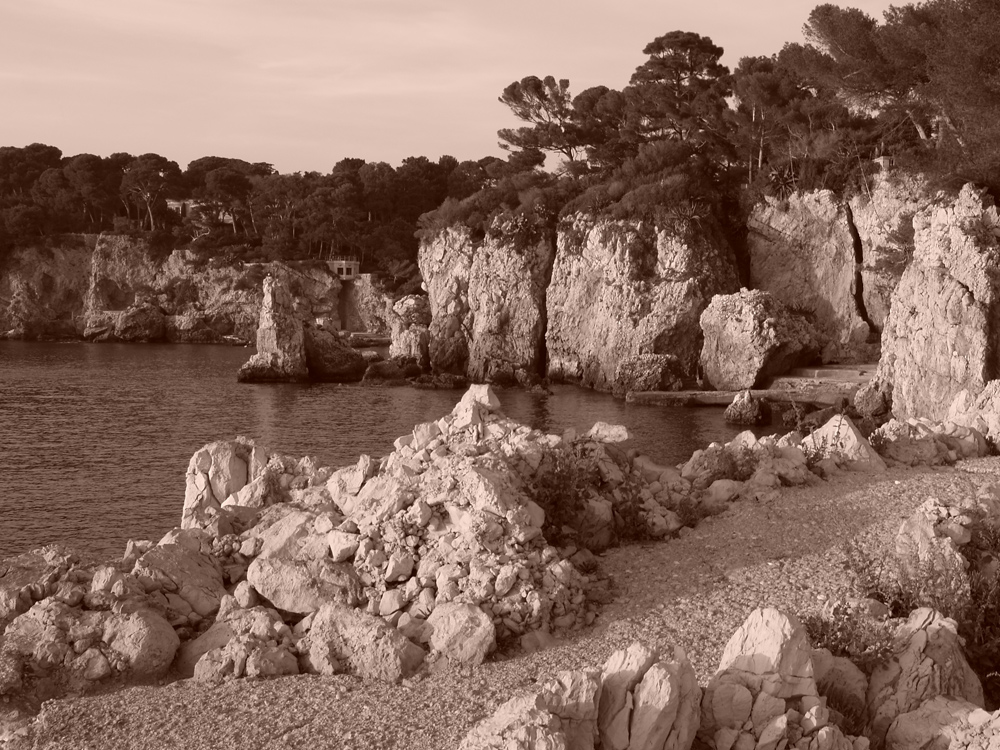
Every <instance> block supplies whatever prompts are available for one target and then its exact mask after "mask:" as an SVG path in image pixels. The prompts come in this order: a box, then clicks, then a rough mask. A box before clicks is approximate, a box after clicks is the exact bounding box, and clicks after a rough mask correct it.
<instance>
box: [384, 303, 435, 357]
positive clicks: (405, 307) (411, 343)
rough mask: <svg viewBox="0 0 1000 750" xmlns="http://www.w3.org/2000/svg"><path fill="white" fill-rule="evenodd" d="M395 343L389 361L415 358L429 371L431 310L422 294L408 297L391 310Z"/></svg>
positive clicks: (391, 329)
mask: <svg viewBox="0 0 1000 750" xmlns="http://www.w3.org/2000/svg"><path fill="white" fill-rule="evenodd" d="M386 318H388V320H389V331H390V334H391V336H392V343H391V344H390V345H389V356H390V357H412V358H413V359H414V360H415V361H416V363H417V365H419V366H420V368H421V369H427V368H429V367H430V350H429V348H428V347H429V345H430V328H429V327H430V324H431V308H430V303H429V302H428V298H427V296H426V295H423V294H409V295H407V296H405V297H401V298H400V299H398V300H396V302H394V303H393V304H392V306H391V307H388V309H387V311H386Z"/></svg>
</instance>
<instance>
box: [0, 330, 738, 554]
mask: <svg viewBox="0 0 1000 750" xmlns="http://www.w3.org/2000/svg"><path fill="white" fill-rule="evenodd" d="M248 354H249V351H248V350H247V349H242V348H231V347H215V346H180V345H162V346H129V345H83V344H24V343H20V342H0V557H3V556H6V555H9V554H16V553H18V552H21V551H24V550H26V549H30V548H33V547H35V546H38V545H39V544H42V543H47V542H62V543H67V544H70V545H72V546H74V547H78V548H82V549H85V550H88V551H90V552H93V553H95V554H101V555H109V556H110V555H117V554H120V553H121V551H122V549H123V546H124V543H125V541H126V540H127V539H129V538H153V539H155V538H158V537H159V536H160V535H161V534H162V533H164V532H165V531H167V530H169V529H170V528H171V527H172V526H173V525H174V524H176V523H177V521H178V519H179V517H180V510H181V505H182V503H183V497H184V472H185V470H186V467H187V463H188V460H189V459H190V457H191V454H192V453H193V452H194V451H195V450H196V449H197V448H199V447H200V446H201V445H203V444H204V443H207V442H210V441H212V440H219V439H223V438H229V437H234V436H236V435H246V436H247V437H250V438H253V439H254V440H257V441H259V442H261V443H262V444H264V445H267V446H268V447H270V448H271V449H273V450H277V451H281V452H284V453H289V454H292V455H299V456H301V455H314V456H316V457H317V458H318V459H319V460H320V461H321V462H322V463H325V464H328V465H334V466H343V465H347V464H351V463H354V462H355V461H357V457H358V455H359V454H361V453H368V454H371V455H375V456H381V455H384V454H386V453H388V452H389V451H391V450H392V443H393V441H394V440H395V439H396V438H397V437H399V436H400V435H403V434H405V433H407V432H409V431H410V430H411V429H412V427H413V425H414V424H417V423H419V422H426V421H429V420H431V419H437V418H439V417H441V416H442V415H444V414H446V413H448V412H449V411H450V410H451V409H452V407H453V406H454V404H455V402H456V401H457V399H458V398H459V397H460V395H461V394H460V393H458V392H455V391H423V390H415V389H411V388H363V387H360V386H356V385H337V384H313V385H297V384H275V385H246V384H238V383H237V382H236V378H235V373H236V370H237V369H238V368H239V366H240V365H241V364H242V363H243V362H244V361H246V359H247V356H248ZM498 395H499V397H500V400H501V402H502V403H503V408H504V411H505V412H506V413H507V414H508V415H509V416H511V417H512V418H514V419H517V420H519V421H521V422H525V423H527V424H530V425H531V426H533V427H536V428H538V429H542V430H545V431H549V432H556V433H561V432H562V431H563V430H565V429H566V428H567V427H575V428H577V429H578V430H586V429H589V428H590V426H591V425H593V423H594V422H597V421H604V422H610V423H618V424H625V425H627V426H628V428H629V431H630V433H631V435H632V440H631V441H630V443H631V445H632V446H634V447H635V448H637V449H638V450H640V451H642V452H644V453H647V454H648V455H650V456H651V457H652V458H654V459H655V460H657V461H660V462H662V463H670V464H673V463H678V462H679V461H682V460H685V459H686V458H687V457H688V456H689V455H690V454H691V452H692V451H693V450H695V449H696V448H699V447H703V446H704V445H706V444H708V443H709V442H711V441H713V440H728V439H729V438H730V437H731V436H732V435H733V434H735V430H733V429H732V428H731V427H729V426H727V425H725V424H724V422H723V421H722V416H721V411H720V410H716V409H677V408H664V407H654V406H641V405H636V404H626V403H625V402H623V401H617V400H615V399H613V398H611V397H609V396H607V395H604V394H599V393H594V392H592V391H587V390H583V389H579V388H575V387H572V386H556V387H553V389H552V393H551V394H539V393H530V392H525V391H519V390H499V391H498Z"/></svg>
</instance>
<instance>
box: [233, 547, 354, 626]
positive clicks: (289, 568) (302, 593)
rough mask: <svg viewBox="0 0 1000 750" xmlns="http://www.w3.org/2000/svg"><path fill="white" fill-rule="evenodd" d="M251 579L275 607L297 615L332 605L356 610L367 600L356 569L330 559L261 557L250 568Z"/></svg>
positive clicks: (249, 579)
mask: <svg viewBox="0 0 1000 750" xmlns="http://www.w3.org/2000/svg"><path fill="white" fill-rule="evenodd" d="M247 580H248V581H250V584H251V585H252V586H253V587H254V589H255V590H256V591H257V593H259V594H260V595H261V596H263V597H264V598H265V599H267V600H268V601H269V602H271V604H273V605H274V606H275V607H277V608H278V609H283V610H285V611H286V612H294V613H297V614H308V613H309V612H315V611H316V610H317V609H319V608H320V607H322V606H323V605H324V604H328V603H336V604H346V605H347V606H349V607H356V606H358V604H360V602H361V601H362V599H363V598H364V588H363V586H362V584H361V580H360V578H358V574H357V572H356V571H355V569H354V566H353V565H350V564H348V563H335V562H332V561H331V560H328V559H324V560H308V561H306V562H296V561H294V560H285V559H282V558H274V557H258V558H256V559H255V560H254V561H253V562H252V563H250V567H249V568H248V569H247Z"/></svg>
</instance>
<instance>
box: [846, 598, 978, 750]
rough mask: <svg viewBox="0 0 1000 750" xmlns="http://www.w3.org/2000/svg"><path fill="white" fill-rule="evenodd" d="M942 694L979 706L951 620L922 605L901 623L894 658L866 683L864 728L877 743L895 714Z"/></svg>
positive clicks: (975, 686) (975, 679)
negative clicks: (866, 696)
mask: <svg viewBox="0 0 1000 750" xmlns="http://www.w3.org/2000/svg"><path fill="white" fill-rule="evenodd" d="M938 696H945V697H949V698H957V699H961V700H963V701H967V702H969V703H971V704H973V705H975V706H977V707H980V708H982V706H983V705H984V704H983V688H982V685H981V684H980V682H979V678H978V677H976V674H975V672H973V671H972V668H971V667H970V666H969V663H968V662H967V661H966V660H965V655H964V654H963V652H962V642H961V639H960V638H959V636H958V630H957V626H956V624H955V621H954V620H951V619H949V618H947V617H942V616H941V615H940V614H938V613H937V612H935V611H934V610H932V609H928V608H926V607H922V608H920V609H916V610H914V611H913V612H911V613H910V616H909V618H908V619H907V621H906V622H905V623H903V624H902V625H900V627H899V630H898V631H897V633H896V638H895V641H894V645H893V656H892V658H891V659H890V660H889V661H888V662H886V663H883V664H880V665H879V666H877V667H876V668H875V670H874V671H873V672H872V676H871V680H870V681H869V684H868V701H867V702H868V716H869V717H870V718H869V723H868V731H867V732H866V734H868V736H870V737H872V738H873V739H874V740H875V741H876V743H877V742H878V741H880V740H881V739H882V738H884V737H886V732H887V731H888V729H889V727H890V725H891V724H893V722H894V721H895V720H896V717H898V716H900V715H902V714H906V713H909V712H911V711H914V710H916V709H918V708H919V707H920V706H921V705H923V704H924V703H925V702H927V701H929V700H931V699H932V698H936V697H938Z"/></svg>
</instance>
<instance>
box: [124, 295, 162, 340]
mask: <svg viewBox="0 0 1000 750" xmlns="http://www.w3.org/2000/svg"><path fill="white" fill-rule="evenodd" d="M165 332H166V321H165V318H164V317H163V312H162V311H161V310H160V308H158V307H157V306H156V305H153V304H150V303H148V302H146V303H143V304H138V305H133V306H132V307H129V308H128V309H127V310H124V311H123V312H122V313H121V314H120V315H119V316H118V319H117V320H116V321H115V327H114V336H115V338H117V339H119V340H120V341H126V342H150V341H163V338H164V335H165Z"/></svg>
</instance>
